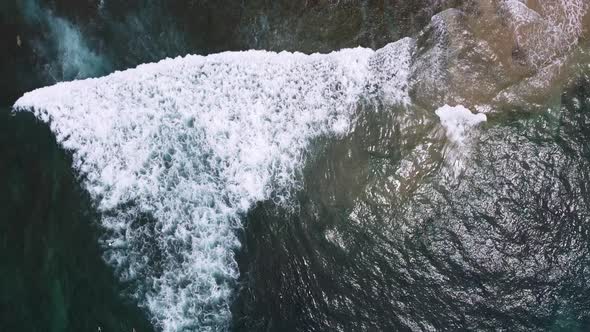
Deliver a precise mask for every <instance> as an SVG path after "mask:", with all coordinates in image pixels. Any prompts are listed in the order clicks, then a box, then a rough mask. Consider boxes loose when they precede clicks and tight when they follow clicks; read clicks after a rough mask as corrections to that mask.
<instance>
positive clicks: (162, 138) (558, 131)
mask: <svg viewBox="0 0 590 332" xmlns="http://www.w3.org/2000/svg"><path fill="white" fill-rule="evenodd" d="M443 3H444V1H443V2H440V3H439V2H436V3H432V4H430V6H432V7H430V8H439V7H440V6H443V7H444V6H446V5H449V6H450V5H455V4H443ZM103 5H104V6H105V7H104V8H108V6H109V4H108V1H107V4H103ZM329 5H330V6H336V7H335V8H337V9H338V8H340V7H338V6H340V4H329ZM480 5H481V7H479V9H478V10H477V11H475V10H473V8H472V7H471V6H472V5H471V4H467V5H466V6H465V7H459V8H460V9H459V10H451V11H445V12H443V13H441V14H440V15H436V16H434V17H433V19H432V22H431V24H430V25H428V26H427V27H426V28H425V29H424V30H423V32H422V33H419V34H417V35H416V36H412V38H402V39H400V40H398V41H392V43H389V44H387V45H384V46H383V47H380V48H377V49H369V48H361V47H359V48H351V49H343V50H339V51H334V52H331V53H327V54H312V55H308V54H303V53H290V52H279V53H275V52H267V51H244V52H224V53H219V54H213V55H207V56H198V55H188V56H183V57H177V58H173V59H165V60H162V61H159V62H155V63H150V64H143V65H140V66H138V67H137V68H132V69H128V70H125V71H120V72H114V73H112V74H109V75H107V76H103V77H100V78H91V79H85V80H75V81H72V82H64V83H59V84H56V85H53V86H50V87H45V88H42V89H38V90H35V91H32V92H28V93H26V94H24V95H23V96H22V97H21V98H20V99H18V101H16V103H15V104H14V106H13V107H12V109H10V110H9V109H6V111H5V112H3V113H2V114H3V115H2V116H3V118H2V119H1V122H0V125H2V126H3V128H2V129H3V130H2V136H1V138H2V140H0V143H1V145H0V146H1V147H2V149H3V150H2V151H3V152H4V153H3V154H2V155H3V156H6V158H4V160H3V162H2V163H0V165H1V166H2V168H1V169H0V171H1V172H2V174H3V175H5V177H4V179H5V180H4V183H5V186H4V187H5V188H6V190H5V191H4V192H3V196H2V197H3V201H2V204H1V206H2V210H0V211H3V212H1V213H0V214H1V215H3V216H5V217H3V218H2V219H3V220H6V222H4V223H3V224H2V227H3V228H2V231H1V233H0V236H1V237H0V240H1V242H0V243H1V244H2V245H3V253H5V255H4V256H3V258H2V260H1V261H0V269H2V271H4V272H3V273H2V278H3V279H2V283H1V284H0V286H1V287H2V289H3V290H4V291H3V292H2V297H1V299H2V302H0V308H2V314H0V329H7V330H27V331H28V330H31V331H36V330H39V331H42V330H51V331H65V330H72V331H75V330H98V329H99V328H100V329H101V330H105V331H106V330H113V331H119V330H121V331H125V330H133V329H135V330H136V331H144V330H151V329H153V330H156V331H225V330H235V331H372V330H376V331H389V330H394V331H398V330H399V331H405V330H409V331H424V330H427V331H438V330H490V329H492V330H508V331H538V330H547V331H585V330H587V329H588V328H589V327H590V321H589V316H588V314H589V310H590V304H589V303H588V300H587V298H588V296H589V295H590V292H589V290H590V288H589V287H588V283H587V280H588V278H589V277H590V276H589V275H588V266H589V265H588V263H589V258H588V257H589V256H588V249H589V248H590V246H589V244H590V241H589V240H590V238H589V235H588V225H589V222H590V194H589V192H588V183H589V182H588V180H589V179H588V174H589V172H588V171H590V169H589V168H590V146H589V145H588V144H589V143H588V142H589V140H588V138H590V137H588V136H589V135H590V131H589V130H590V129H588V128H590V127H588V124H589V123H590V118H589V116H590V113H589V112H590V90H589V89H588V87H589V86H590V85H589V84H590V81H589V74H588V73H589V67H588V65H587V63H588V61H587V60H586V57H587V56H586V39H585V38H586V37H584V36H583V35H584V33H585V32H584V27H586V25H585V24H586V23H585V22H586V20H587V15H586V14H585V13H586V11H587V9H588V6H587V4H585V3H584V2H580V1H550V2H547V3H536V2H534V3H524V2H521V1H501V2H499V3H498V7H497V8H499V9H498V12H499V13H500V14H498V15H499V16H489V17H488V16H485V15H488V14H487V13H488V12H487V11H488V10H490V8H492V9H493V8H496V7H493V6H495V4H494V5H493V2H489V4H488V2H485V1H483V2H481V4H480ZM318 6H319V5H318ZM342 6H344V7H343V8H354V6H353V5H351V4H342ZM347 6H349V7H347ZM457 6H458V5H457ZM40 8H44V7H39V8H37V10H40ZM158 8H160V7H158ZM99 9H100V8H99ZM105 10H106V9H105ZM310 10H313V6H312V9H310ZM304 13H306V12H305V11H304ZM481 13H484V14H481ZM37 15H41V16H42V17H45V20H46V21H44V22H45V24H47V22H50V23H49V24H52V23H51V22H53V20H54V19H56V17H57V18H59V17H58V16H59V14H58V13H57V12H51V15H52V16H43V15H47V13H41V14H39V13H37ZM286 15H290V14H286ZM310 15H311V14H310ZM477 15H484V16H483V19H482V17H481V16H477ZM490 15H491V14H490ZM494 15H496V14H494ZM584 15H586V16H584ZM138 17H143V16H141V15H139V14H138ZM147 17H149V16H147ZM473 17H476V18H479V19H473ZM59 19H60V20H63V18H59ZM138 19H139V18H138ZM504 19H513V20H511V21H510V24H504V23H505V22H504V21H503V20H504ZM59 22H61V21H59ZM64 22H65V23H64ZM64 22H62V23H63V24H65V25H63V24H62V25H60V26H62V27H65V28H64V29H62V30H60V31H62V32H64V31H65V32H67V33H63V35H64V36H65V37H67V38H68V40H74V41H76V43H78V44H76V45H78V46H76V47H75V48H69V47H68V48H66V49H65V51H63V52H61V51H60V54H62V55H68V56H69V55H71V54H70V53H68V52H74V53H75V54H76V56H77V55H84V54H90V53H92V54H97V56H100V55H101V53H100V52H96V51H95V50H93V49H92V47H93V46H92V45H94V44H93V43H94V42H93V41H88V42H86V41H85V40H84V39H83V36H84V34H85V31H84V30H83V29H81V30H74V27H75V25H73V23H70V22H66V21H64ZM502 22H504V23H502ZM465 26H467V28H465ZM420 28H421V27H420ZM417 29H419V28H417ZM486 29H487V30H486ZM503 29H505V30H503ZM107 30H108V29H107ZM265 31H266V30H265ZM144 33H145V35H147V36H149V34H150V33H151V32H149V31H147V32H144ZM264 33H265V34H266V33H267V32H264ZM507 34H512V35H511V36H512V38H514V39H513V40H514V42H515V46H514V45H513V47H512V48H509V47H506V45H504V44H502V43H501V42H499V41H498V39H501V38H500V37H502V38H503V36H505V35H507ZM61 35H62V34H61V33H57V34H56V35H55V36H57V37H60V36H61ZM50 36H51V37H52V38H53V37H55V36H54V35H53V34H50ZM72 36H74V37H75V38H74V39H72V38H73V37H72ZM541 36H545V38H546V42H547V45H549V47H544V48H543V47H539V46H538V45H539V44H538V40H539V38H541ZM310 38H311V37H310ZM355 38H356V37H355ZM50 40H51V39H50ZM82 41H84V43H81V42H82ZM316 41H317V40H316ZM316 41H314V42H316ZM179 42H180V41H179ZM50 43H51V42H50ZM180 43H181V42H180ZM283 43H285V40H283V39H281V40H280V41H277V45H282V44H283ZM59 45H61V44H59V43H58V44H57V46H58V50H59V49H60V48H59ZM80 45H82V46H84V47H82V46H80ZM470 45H477V47H473V46H470ZM150 47H153V45H152V46H150ZM163 49H165V47H163ZM80 50H81V51H80ZM507 50H509V51H507ZM66 51H67V52H66ZM79 52H82V53H79ZM89 52H90V53H89ZM172 52H173V51H172ZM105 54H107V53H105ZM490 54H491V55H490ZM151 56H153V53H150V54H148V59H150V58H149V57H151ZM504 56H508V58H509V59H510V61H508V60H505V59H504V58H503V57H504ZM82 58H83V59H86V60H92V61H94V60H96V61H98V59H99V58H93V57H82ZM115 58H116V57H112V56H109V57H108V59H109V61H106V60H105V61H103V60H102V59H101V60H100V65H98V64H96V63H95V64H94V65H93V64H92V63H87V62H75V61H74V62H71V63H68V65H72V66H74V67H76V68H79V69H78V70H73V71H68V72H70V73H75V74H76V75H78V74H79V75H80V76H79V77H76V76H74V77H70V78H83V77H87V76H99V75H101V71H104V70H105V69H104V68H106V67H101V66H102V65H103V64H110V63H115V62H116V61H111V60H112V59H115ZM74 59H78V58H76V57H74ZM93 59H94V60H93ZM58 60H59V58H58ZM97 63H99V62H97ZM81 66H83V67H81ZM88 66H89V67H88ZM489 66H493V67H494V68H497V70H495V71H494V70H492V71H489V70H488V69H489V68H488V67H489ZM60 68H62V69H63V68H66V67H63V66H61V67H60ZM87 68H90V69H96V70H97V71H95V72H92V71H91V70H90V69H88V70H86V69H87ZM555 68H557V70H554V69H555ZM82 69H84V70H86V71H83V70H82ZM495 72H496V73H501V75H500V76H502V77H501V79H495V78H494V76H493V75H495V74H496V73H495ZM63 73H67V72H63ZM464 74H466V75H464ZM66 76H67V75H66ZM70 76H71V75H70ZM473 78H475V79H476V82H481V85H477V86H469V84H467V83H465V82H470V81H469V80H471V79H473ZM58 80H61V79H58ZM490 91H491V92H490ZM488 95H493V96H492V97H488ZM457 101H461V103H458V102H457Z"/></svg>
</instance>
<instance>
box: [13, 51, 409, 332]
mask: <svg viewBox="0 0 590 332" xmlns="http://www.w3.org/2000/svg"><path fill="white" fill-rule="evenodd" d="M412 48H413V42H412V41H411V40H409V39H406V40H402V41H400V42H398V43H396V44H394V45H392V46H389V48H388V49H386V50H385V51H380V52H379V51H378V52H377V53H376V52H374V51H372V50H369V49H361V48H358V49H351V50H343V51H340V52H335V53H331V54H328V55H319V54H316V55H304V54H298V53H295V54H292V53H280V54H276V53H270V52H263V51H249V52H238V53H222V54H217V55H212V56H208V57H202V56H187V57H185V58H177V59H168V60H164V61H162V62H159V63H157V64H147V65H142V66H139V67H137V68H136V69H132V70H128V71H124V72H117V73H114V74H112V75H109V76H107V77H103V78H98V79H88V80H84V81H75V82H69V83H61V84H58V85H55V86H53V87H49V88H44V89H39V90H36V91H33V92H31V93H28V94H26V95H25V96H23V97H22V98H21V99H20V100H18V101H17V103H16V105H15V108H16V109H20V110H33V111H34V113H35V114H36V116H37V117H38V118H40V119H41V120H43V121H45V122H47V123H49V124H50V127H51V129H52V131H53V132H54V133H55V135H56V137H57V140H58V142H59V143H60V144H61V145H62V146H63V147H64V148H65V149H67V150H69V151H72V154H73V164H74V167H75V168H76V169H77V170H78V171H79V172H80V174H81V176H82V178H83V179H84V184H85V187H86V189H87V191H88V192H89V193H90V194H91V196H92V197H93V198H94V199H95V200H96V202H97V204H98V207H99V210H100V211H101V212H102V214H103V218H102V224H103V226H104V228H105V229H106V233H107V236H106V237H105V239H104V243H105V247H106V250H105V251H106V254H105V257H106V260H107V261H108V262H109V263H110V264H112V265H113V266H114V267H115V268H116V271H117V273H118V275H119V276H120V277H121V279H122V280H124V281H127V282H130V284H131V285H133V288H134V290H135V291H134V295H135V296H136V297H137V299H138V301H139V302H140V303H141V304H142V305H144V306H145V307H147V309H148V310H149V312H150V313H151V314H152V317H153V320H154V323H155V324H156V325H157V326H158V328H159V329H161V330H164V331H178V330H199V331H208V330H224V329H227V328H228V324H229V319H230V310H229V303H230V301H231V295H232V289H233V287H234V284H235V281H236V279H237V277H238V271H237V266H236V263H235V261H234V257H233V250H234V249H236V248H237V247H238V246H239V242H238V240H237V238H236V235H235V230H236V228H237V227H240V223H241V222H240V216H241V215H242V214H243V213H245V212H246V211H247V210H248V209H249V208H250V207H251V206H252V205H253V204H255V203H256V202H257V201H261V200H267V199H275V200H278V201H286V200H288V197H287V196H285V194H281V193H284V192H288V190H285V189H289V188H297V186H298V179H300V178H299V177H298V172H299V170H300V169H301V166H302V164H303V162H304V156H305V151H306V146H307V145H308V143H309V142H310V140H311V139H313V138H315V137H318V136H321V135H338V134H339V133H344V132H346V131H347V130H348V128H349V121H350V120H351V117H352V115H353V114H354V112H355V110H356V106H357V102H358V100H359V98H360V96H362V95H363V94H365V95H366V94H369V95H370V94H372V93H375V92H378V93H380V94H390V95H391V96H389V97H388V99H389V100H390V101H392V102H396V101H397V102H399V103H400V104H403V103H407V102H408V100H409V97H408V96H407V84H406V83H405V82H403V80H406V78H407V73H405V71H409V66H410V63H409V61H408V59H409V58H410V56H411V52H412ZM384 52H388V53H389V55H387V56H386V55H384V54H383V53H384ZM375 56H377V57H378V58H377V60H372V59H373V58H374V57H375ZM391 61H395V62H399V65H393V64H390V63H388V62H391ZM374 66H382V67H383V68H390V69H391V70H392V71H394V72H393V73H392V75H390V76H389V77H385V76H383V72H382V71H380V70H377V69H375V68H371V67H374ZM373 73H379V75H380V76H379V77H377V76H375V75H374V74H373ZM383 79H387V80H388V82H389V83H388V84H387V85H385V88H384V89H375V87H376V86H377V87H379V86H384V85H382V84H380V83H379V82H380V81H381V80H383ZM396 80H398V81H399V82H397V83H395V82H394V81H396ZM368 89H370V91H367V90H368Z"/></svg>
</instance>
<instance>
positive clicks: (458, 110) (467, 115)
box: [436, 105, 487, 177]
mask: <svg viewBox="0 0 590 332" xmlns="http://www.w3.org/2000/svg"><path fill="white" fill-rule="evenodd" d="M436 115H437V116H438V117H439V119H440V123H441V126H442V127H443V128H444V130H445V134H446V137H447V140H448V142H449V143H450V144H449V145H447V147H446V148H445V151H444V152H445V160H446V162H447V164H448V165H449V166H450V171H451V173H452V175H453V176H454V177H456V176H457V175H459V174H460V173H461V172H462V171H463V169H464V166H465V158H466V157H467V156H468V154H469V148H470V146H469V142H470V140H469V138H470V137H471V135H472V133H473V131H474V129H475V128H476V127H477V126H478V125H480V124H481V123H483V122H486V121H487V117H486V115H485V114H482V113H478V114H473V113H471V111H470V110H468V109H467V108H465V107H463V106H462V105H458V106H455V107H452V106H449V105H444V106H442V107H440V108H439V109H437V110H436Z"/></svg>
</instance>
